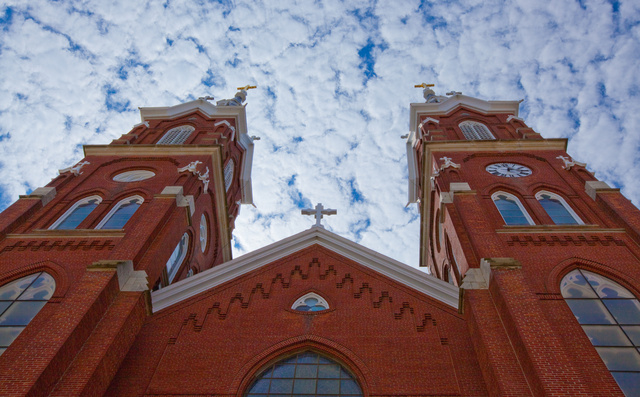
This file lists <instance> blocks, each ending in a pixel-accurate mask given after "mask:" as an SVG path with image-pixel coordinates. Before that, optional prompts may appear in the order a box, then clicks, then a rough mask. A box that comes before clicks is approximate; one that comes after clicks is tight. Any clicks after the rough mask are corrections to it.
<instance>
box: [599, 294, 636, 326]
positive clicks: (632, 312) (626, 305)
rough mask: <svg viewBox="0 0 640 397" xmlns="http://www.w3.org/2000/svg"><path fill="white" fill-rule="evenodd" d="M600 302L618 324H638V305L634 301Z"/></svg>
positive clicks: (607, 300)
mask: <svg viewBox="0 0 640 397" xmlns="http://www.w3.org/2000/svg"><path fill="white" fill-rule="evenodd" d="M602 302H604V304H605V305H606V306H607V309H609V311H610V312H611V314H613V317H615V319H616V320H618V322H619V323H620V324H640V304H638V301H637V300H636V299H605V300H603V301H602Z"/></svg>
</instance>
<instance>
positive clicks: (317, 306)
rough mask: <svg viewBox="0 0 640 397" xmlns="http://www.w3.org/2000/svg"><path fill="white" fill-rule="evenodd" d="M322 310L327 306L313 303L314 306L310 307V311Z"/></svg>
mask: <svg viewBox="0 0 640 397" xmlns="http://www.w3.org/2000/svg"><path fill="white" fill-rule="evenodd" d="M322 310H327V308H326V307H324V306H322V305H315V306H314V307H312V308H311V310H310V311H312V312H319V311H322Z"/></svg>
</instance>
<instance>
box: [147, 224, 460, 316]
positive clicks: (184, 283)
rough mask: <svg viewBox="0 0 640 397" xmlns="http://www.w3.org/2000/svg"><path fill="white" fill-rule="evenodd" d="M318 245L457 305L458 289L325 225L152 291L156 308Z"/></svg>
mask: <svg viewBox="0 0 640 397" xmlns="http://www.w3.org/2000/svg"><path fill="white" fill-rule="evenodd" d="M315 244H317V245H320V246H322V247H325V248H327V249H329V250H331V251H333V252H335V253H337V254H339V255H342V256H344V257H345V258H348V259H350V260H353V261H355V262H357V263H359V264H360V265H362V266H364V267H366V268H369V269H371V270H374V271H376V272H378V273H380V274H382V275H384V276H387V277H389V278H391V279H392V280H394V281H396V282H399V283H401V284H402V285H405V286H407V287H410V288H412V289H414V290H416V291H418V292H421V293H423V294H425V295H427V296H429V297H431V298H434V299H436V300H438V301H440V302H442V303H445V304H447V305H449V306H451V307H453V308H456V309H457V308H458V298H459V289H458V288H457V287H455V286H453V285H451V284H449V283H446V282H444V281H442V280H438V279H436V278H435V277H433V276H430V275H428V274H426V273H424V272H422V271H419V270H417V269H414V268H413V267H411V266H408V265H405V264H404V263H401V262H398V261H396V260H394V259H391V258H389V257H386V256H384V255H382V254H380V253H378V252H375V251H373V250H370V249H368V248H365V247H363V246H361V245H359V244H356V243H354V242H353V241H350V240H347V239H345V238H344V237H340V236H338V235H337V234H335V233H332V232H329V231H327V230H326V229H324V228H318V227H312V228H311V229H308V230H306V231H304V232H301V233H298V234H296V235H293V236H291V237H288V238H286V239H284V240H280V241H278V242H276V243H273V244H271V245H268V246H266V247H263V248H261V249H258V250H256V251H253V252H251V253H248V254H246V255H243V256H241V257H239V258H236V259H234V260H232V261H229V262H226V263H223V264H221V265H219V266H216V267H214V268H212V269H209V270H206V271H203V272H201V273H199V274H196V275H194V276H192V277H189V278H187V279H184V280H181V281H179V282H177V283H175V284H172V285H169V286H168V287H165V288H163V289H161V290H159V291H155V292H152V293H151V299H152V302H153V311H154V312H158V311H160V310H163V309H165V308H168V307H170V306H172V305H175V304H177V303H179V302H182V301H184V300H185V299H188V298H190V297H193V296H195V295H197V294H200V293H202V292H205V291H207V290H210V289H211V288H214V287H216V286H218V285H221V284H223V283H226V282H228V281H231V280H233V279H235V278H237V277H240V276H242V275H244V274H247V273H249V272H252V271H254V270H256V269H259V268H261V267H262V266H265V265H267V264H270V263H273V262H275V261H277V260H279V259H281V258H284V257H286V256H288V255H291V254H293V253H296V252H298V251H300V250H302V249H304V248H307V247H310V246H312V245H315Z"/></svg>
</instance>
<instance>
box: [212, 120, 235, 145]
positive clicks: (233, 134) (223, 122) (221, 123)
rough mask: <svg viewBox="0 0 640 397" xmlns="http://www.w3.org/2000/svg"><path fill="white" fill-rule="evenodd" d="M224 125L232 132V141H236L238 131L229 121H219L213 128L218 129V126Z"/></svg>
mask: <svg viewBox="0 0 640 397" xmlns="http://www.w3.org/2000/svg"><path fill="white" fill-rule="evenodd" d="M223 124H226V125H227V127H229V129H230V130H231V141H233V140H234V139H235V136H236V129H235V128H234V127H233V126H232V125H231V123H229V122H228V121H227V120H222V121H218V122H217V123H215V124H214V125H213V126H214V127H217V126H219V125H223Z"/></svg>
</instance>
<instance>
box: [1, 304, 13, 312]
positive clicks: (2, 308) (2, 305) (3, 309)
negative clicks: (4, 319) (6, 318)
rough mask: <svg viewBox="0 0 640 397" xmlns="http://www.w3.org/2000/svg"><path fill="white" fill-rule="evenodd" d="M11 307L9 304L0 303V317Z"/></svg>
mask: <svg viewBox="0 0 640 397" xmlns="http://www.w3.org/2000/svg"><path fill="white" fill-rule="evenodd" d="M10 305H11V302H0V315H1V314H2V313H4V311H5V309H6V308H7V307H9V306H10Z"/></svg>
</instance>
